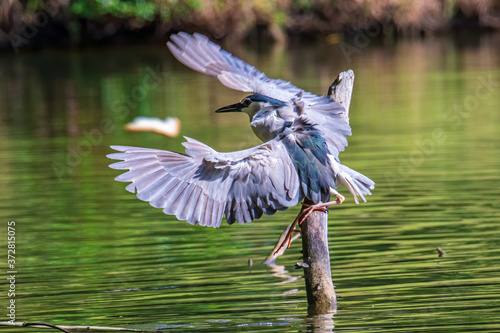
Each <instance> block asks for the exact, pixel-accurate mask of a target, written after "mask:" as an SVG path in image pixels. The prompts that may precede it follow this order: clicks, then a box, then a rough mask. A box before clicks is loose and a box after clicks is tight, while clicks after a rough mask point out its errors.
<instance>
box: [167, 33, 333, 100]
mask: <svg viewBox="0 0 500 333" xmlns="http://www.w3.org/2000/svg"><path fill="white" fill-rule="evenodd" d="M170 38H171V40H172V41H169V42H167V46H168V48H169V49H170V51H171V52H172V54H173V55H174V56H175V57H176V58H177V60H179V61H180V62H181V63H183V64H184V65H186V66H188V67H190V68H192V69H194V70H195V71H198V72H200V73H204V74H207V75H210V76H213V77H216V78H217V79H219V81H221V82H222V83H223V84H224V85H225V86H227V87H229V88H231V89H235V90H240V91H245V92H253V93H258V94H262V95H265V96H268V97H271V98H274V99H277V100H280V101H289V100H291V99H292V98H293V97H294V96H295V95H297V94H298V93H300V92H301V91H303V90H302V89H299V88H297V87H296V86H294V85H293V84H291V83H290V82H287V81H283V80H274V79H270V78H268V77H267V76H266V75H265V74H264V73H262V72H261V71H259V70H258V69H257V68H255V67H254V66H251V65H249V64H247V63H246V62H244V61H243V60H241V59H238V58H236V57H235V56H233V55H231V53H229V52H226V51H224V50H222V49H221V47H220V46H219V45H217V44H215V43H212V42H211V41H210V40H209V39H208V38H207V37H206V36H203V35H201V34H198V33H195V34H193V35H190V34H188V33H185V32H179V33H177V34H175V35H172V36H171V37H170ZM303 98H304V99H306V100H307V102H308V103H309V104H312V103H320V102H322V103H324V102H325V99H327V97H325V96H318V95H315V94H311V93H308V92H304V95H303Z"/></svg>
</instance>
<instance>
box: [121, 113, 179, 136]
mask: <svg viewBox="0 0 500 333" xmlns="http://www.w3.org/2000/svg"><path fill="white" fill-rule="evenodd" d="M124 127H125V129H126V130H127V131H134V132H155V133H158V134H163V135H165V136H168V137H176V136H177V135H179V132H180V131H181V121H180V120H179V119H178V118H175V117H167V118H165V119H160V118H151V117H137V118H135V119H134V121H132V122H131V123H128V124H125V126H124Z"/></svg>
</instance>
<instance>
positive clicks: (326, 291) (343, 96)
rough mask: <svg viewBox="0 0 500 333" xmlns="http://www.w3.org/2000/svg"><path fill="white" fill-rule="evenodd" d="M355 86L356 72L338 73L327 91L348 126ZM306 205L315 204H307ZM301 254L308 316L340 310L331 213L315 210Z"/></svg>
mask: <svg viewBox="0 0 500 333" xmlns="http://www.w3.org/2000/svg"><path fill="white" fill-rule="evenodd" d="M353 86H354V72H353V71H352V70H348V71H345V72H342V73H340V74H339V76H338V77H337V79H336V80H335V81H334V82H333V83H332V85H331V86H330V89H329V90H328V95H329V96H330V98H331V99H332V100H334V101H336V102H338V103H340V104H342V105H343V106H344V107H345V108H346V110H347V113H346V115H345V117H344V120H345V121H346V122H347V123H349V106H350V104H351V96H352V90H353ZM305 203H306V204H310V205H311V204H313V203H312V202H310V201H305ZM301 231H302V251H303V254H304V262H305V263H306V264H307V265H309V267H304V278H305V283H306V292H307V303H308V305H309V307H308V313H309V314H310V315H318V314H331V313H335V312H336V311H337V298H336V294H335V288H334V286H333V282H332V273H331V267H330V253H329V251H328V213H326V212H322V211H314V212H313V213H312V214H311V215H309V217H308V218H307V219H306V220H305V221H304V223H302V226H301Z"/></svg>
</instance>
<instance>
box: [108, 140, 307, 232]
mask: <svg viewBox="0 0 500 333" xmlns="http://www.w3.org/2000/svg"><path fill="white" fill-rule="evenodd" d="M183 145H184V146H185V147H186V153H187V154H186V155H185V154H180V153H174V152H170V151H164V150H157V149H148V148H136V147H123V146H115V147H113V148H114V149H115V150H118V151H120V153H115V154H110V155H108V157H109V158H111V159H119V160H122V161H121V162H117V163H113V164H111V165H110V167H111V168H115V169H119V170H124V169H128V170H129V171H128V172H125V173H124V174H122V175H120V176H118V177H116V180H118V181H122V182H131V184H129V185H128V186H127V189H128V190H129V191H131V192H133V193H136V194H137V197H138V198H139V199H141V200H144V201H148V202H149V203H150V204H151V205H152V206H153V207H157V208H162V209H163V211H164V212H165V213H166V214H170V215H175V216H177V217H178V218H179V219H180V220H185V221H188V222H189V223H192V224H195V223H199V224H201V225H206V226H212V227H219V226H220V223H221V220H222V218H223V214H225V216H226V219H227V221H228V223H230V224H231V223H234V222H236V221H237V222H238V223H245V222H250V221H252V220H254V219H257V218H260V217H261V216H262V214H263V213H266V214H274V213H275V212H276V211H277V210H283V209H286V208H288V207H291V206H295V205H296V204H297V203H298V201H299V200H300V199H301V198H302V196H301V194H300V191H299V188H298V186H296V184H298V183H299V180H298V179H297V177H298V175H297V172H296V171H295V169H290V167H291V166H292V167H293V162H292V161H291V159H290V156H289V155H288V151H287V149H286V147H285V146H284V145H283V144H281V143H280V142H279V140H277V139H275V140H271V141H269V142H267V143H265V144H262V145H260V146H257V147H254V148H251V149H247V150H244V151H237V152H232V153H219V152H216V151H215V150H213V149H212V148H210V147H208V146H207V145H205V144H203V143H201V142H199V141H196V140H194V139H191V138H186V142H184V143H183ZM259 203H263V204H264V207H259Z"/></svg>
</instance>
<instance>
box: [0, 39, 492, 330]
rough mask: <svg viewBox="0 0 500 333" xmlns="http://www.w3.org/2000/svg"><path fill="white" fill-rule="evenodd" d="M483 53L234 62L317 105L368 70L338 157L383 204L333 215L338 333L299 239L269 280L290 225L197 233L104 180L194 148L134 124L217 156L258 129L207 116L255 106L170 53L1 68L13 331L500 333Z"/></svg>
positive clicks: (485, 49)
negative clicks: (137, 156)
mask: <svg viewBox="0 0 500 333" xmlns="http://www.w3.org/2000/svg"><path fill="white" fill-rule="evenodd" d="M475 38H476V39H475V40H474V41H472V42H467V43H466V42H464V41H461V40H459V41H458V42H457V41H452V40H446V39H428V40H425V41H413V42H408V41H402V42H399V43H397V44H394V45H385V46H381V45H375V44H371V45H368V46H367V47H365V48H360V49H359V50H358V51H359V52H356V53H353V54H352V56H351V57H349V59H348V58H346V57H345V56H344V54H343V53H342V51H341V49H340V48H339V46H338V45H324V44H321V43H320V44H318V45H316V46H315V47H313V46H311V45H308V47H307V48H306V47H302V46H301V45H291V46H290V47H289V48H288V49H282V50H279V49H277V50H266V51H265V52H263V53H256V52H254V51H253V50H249V49H246V48H245V47H243V48H242V49H240V50H236V51H235V52H234V53H235V54H236V55H238V56H240V57H242V58H243V59H245V60H247V61H248V62H250V63H252V64H254V65H256V66H257V67H258V68H260V69H262V70H263V71H265V72H266V74H268V75H269V76H270V77H277V78H278V77H279V78H283V79H286V80H292V82H293V83H295V84H297V85H298V86H300V87H302V88H304V89H306V90H309V91H313V92H316V93H326V88H327V87H328V86H329V85H330V83H331V81H332V80H333V79H334V78H335V76H336V75H337V74H338V72H340V71H342V70H345V69H348V68H352V69H353V70H354V71H355V73H356V82H355V88H354V95H353V100H352V103H351V125H352V127H353V133H354V135H353V136H352V137H351V138H350V141H349V143H350V144H349V147H348V148H347V150H346V152H344V153H342V154H341V156H340V157H341V159H342V161H343V162H344V163H345V164H347V165H349V166H350V167H352V168H353V169H356V170H359V171H361V172H362V173H364V174H366V175H368V176H370V177H371V178H372V179H374V180H375V181H376V182H377V188H376V189H375V191H374V195H373V196H372V197H370V198H369V202H368V203H367V204H362V205H355V204H354V203H353V202H352V199H351V198H349V197H347V200H346V202H345V203H344V204H343V205H341V206H340V207H336V208H335V209H332V210H331V213H330V230H329V241H330V253H331V256H332V258H331V262H332V274H333V276H334V283H335V285H336V291H337V292H338V293H339V294H340V295H341V297H342V298H340V299H339V304H338V307H339V312H338V313H337V314H335V316H334V318H333V320H332V319H330V318H327V319H324V318H323V319H317V318H316V319H314V318H309V319H308V318H307V317H306V313H307V304H306V295H305V291H304V281H303V279H302V273H301V270H296V269H294V265H295V263H296V262H297V261H298V260H299V257H300V256H301V254H300V253H299V250H300V242H295V243H293V244H292V247H291V248H290V249H289V250H288V251H287V253H286V254H285V255H284V256H282V257H280V258H279V259H278V264H277V266H275V267H272V268H269V267H267V266H264V265H261V264H260V262H261V261H262V260H263V259H264V258H265V257H266V256H267V255H268V254H269V252H270V250H271V249H272V247H273V244H274V243H275V242H276V239H277V237H278V236H279V235H280V234H281V231H282V230H283V228H284V226H286V225H287V224H289V223H290V221H291V220H292V219H293V218H294V217H295V216H296V214H297V208H295V209H290V210H288V211H285V212H279V213H278V214H276V215H274V216H266V217H264V218H262V219H261V220H259V221H256V222H254V223H251V224H248V225H245V226H239V225H233V226H227V225H224V226H223V227H222V228H220V229H217V230H215V229H207V228H202V227H198V226H190V225H188V224H187V223H184V222H179V221H177V220H176V219H175V218H173V217H171V216H165V215H163V214H162V212H161V210H157V209H154V208H151V207H150V206H149V205H148V204H147V203H144V202H141V201H139V200H137V199H136V198H135V197H134V196H133V195H131V194H130V193H128V192H126V191H125V190H124V186H123V184H121V183H117V182H114V181H113V178H114V177H116V176H117V175H118V173H117V172H116V171H115V170H111V169H109V168H108V167H107V165H108V164H109V163H110V161H109V160H108V159H106V157H105V155H106V154H108V153H110V152H111V151H110V149H109V148H108V147H109V145H111V144H120V145H137V146H142V147H152V148H163V149H169V150H175V151H182V149H181V148H182V146H181V142H182V141H183V139H182V138H181V137H180V138H175V139H166V138H163V137H160V136H159V135H156V134H148V133H129V132H125V131H124V130H123V125H124V124H125V123H126V122H128V121H130V120H132V119H133V118H134V117H135V116H139V115H143V116H155V117H166V116H176V117H178V118H180V119H181V121H182V132H181V134H182V135H186V136H189V137H193V138H196V139H199V140H202V141H203V142H205V143H207V144H209V145H211V146H213V147H214V148H215V149H217V150H220V151H227V150H235V149H243V148H247V147H250V146H252V145H255V144H257V143H258V140H257V139H256V138H255V137H254V135H253V133H252V132H251V129H250V128H249V126H248V119H246V118H245V116H243V115H238V114H233V115H219V114H214V113H213V111H214V110H216V109H217V108H219V107H221V106H223V105H227V104H230V103H234V101H237V100H239V99H241V97H243V96H245V94H244V93H240V92H234V91H231V90H229V89H227V88H225V87H223V86H222V85H221V84H219V83H217V82H216V81H214V80H213V79H211V78H208V77H205V76H203V75H201V74H198V73H195V72H192V71H190V70H188V69H186V68H184V67H183V66H182V65H180V64H179V63H177V62H176V61H175V60H174V59H173V58H172V56H170V54H169V53H168V51H167V49H166V48H165V47H159V48H154V47H141V48H140V49H136V48H117V49H99V50H92V49H87V50H83V51H81V52H65V51H43V52H38V53H27V52H26V53H24V52H21V53H20V54H18V55H14V54H1V55H0V73H1V75H2V80H1V82H0V99H1V100H2V105H1V106H0V108H1V109H0V156H1V160H2V163H0V183H1V186H0V216H1V219H0V220H3V221H10V220H15V221H16V225H17V230H16V231H17V243H16V245H17V249H18V253H17V254H16V255H17V261H16V262H17V270H18V282H17V285H16V288H17V293H16V306H17V308H16V309H17V312H16V320H19V321H34V320H36V321H45V322H50V323H53V324H59V325H68V324H71V325H104V326H119V327H124V326H125V327H137V328H140V329H144V330H146V329H155V330H158V331H172V330H180V331H193V332H203V331H205V332H208V331H210V332H212V331H230V332H234V331H257V330H258V331H289V332H296V331H320V330H321V331H325V330H326V331H334V332H347V331H349V332H365V331H370V332H430V331H432V332H475V331H481V332H498V331H499V330H500V320H499V318H500V316H499V313H498V309H499V308H500V301H499V299H500V288H499V285H500V278H499V275H498V271H499V270H500V246H499V245H500V241H499V239H500V224H499V223H498V221H499V220H500V203H499V200H498V199H499V198H500V190H499V188H500V176H499V174H500V146H499V142H500V114H499V113H498V110H499V109H500V95H499V91H500V86H499V82H500V58H499V57H498V54H499V53H500V49H499V47H500V43H499V36H495V35H484V36H481V37H475ZM231 51H234V50H231ZM348 60H349V61H348ZM145 82H148V83H149V85H145ZM156 83H157V84H156ZM341 192H342V193H344V194H346V191H345V189H341ZM2 234H3V233H2ZM0 247H2V248H6V239H5V238H4V237H2V238H1V239H0ZM436 247H441V248H442V249H443V250H445V251H446V255H445V256H444V257H438V253H437V252H436ZM250 258H252V259H253V262H254V265H253V266H252V267H250V268H249V267H248V265H247V262H248V259H250ZM4 262H5V261H3V262H1V263H0V266H1V267H2V269H3V270H4V271H5V270H6V269H5V266H3V265H5V264H4ZM280 265H281V266H280ZM2 285H3V286H4V287H6V285H4V284H2ZM5 290H6V289H5ZM1 300H2V302H6V298H1ZM2 304H6V303H2ZM2 306H3V305H2ZM318 322H319V324H318ZM0 330H2V331H10V329H6V328H0Z"/></svg>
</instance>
